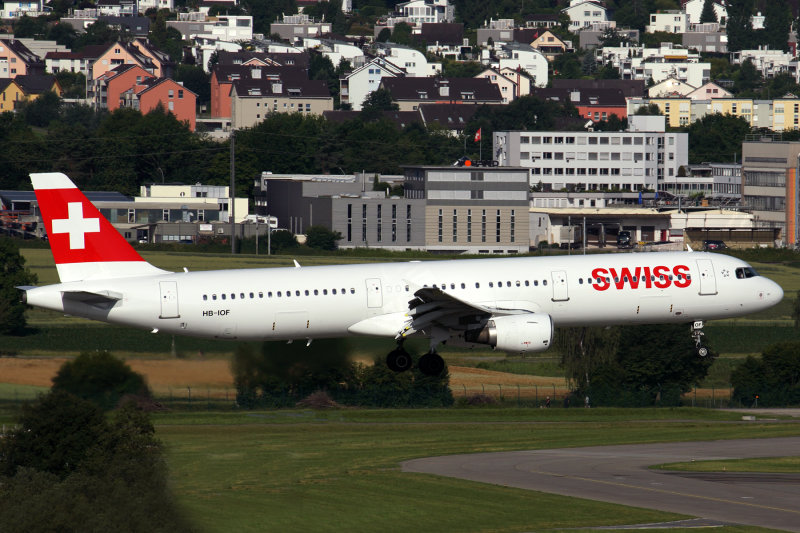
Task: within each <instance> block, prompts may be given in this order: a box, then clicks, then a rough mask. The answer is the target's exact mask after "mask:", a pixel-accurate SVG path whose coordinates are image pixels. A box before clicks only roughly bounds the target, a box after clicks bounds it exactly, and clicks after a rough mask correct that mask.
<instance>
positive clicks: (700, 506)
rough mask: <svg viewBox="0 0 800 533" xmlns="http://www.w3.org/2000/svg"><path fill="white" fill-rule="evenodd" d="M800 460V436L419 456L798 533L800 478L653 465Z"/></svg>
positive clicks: (502, 477)
mask: <svg viewBox="0 0 800 533" xmlns="http://www.w3.org/2000/svg"><path fill="white" fill-rule="evenodd" d="M787 455H800V437H782V438H771V439H742V440H724V441H708V442H678V443H668V444H644V445H620V446H597V447H590V448H566V449H558V450H532V451H521V452H503V453H485V454H470V455H454V456H444V457H430V458H425V459H416V460H413V461H407V462H405V463H403V464H402V468H403V471H405V472H419V473H428V474H437V475H441V476H447V477H455V478H461V479H468V480H472V481H481V482H485V483H492V484H496V485H503V486H507V487H517V488H521V489H529V490H537V491H542V492H549V493H554V494H562V495H565V496H574V497H579V498H586V499H592V500H600V501H605V502H611V503H619V504H624V505H630V506H635V507H644V508H649V509H658V510H661V511H670V512H674V513H681V514H685V515H691V516H695V517H700V518H704V519H708V520H711V521H712V523H720V524H742V525H753V526H762V527H769V528H773V529H781V530H785V531H797V532H800V474H749V473H744V474H743V473H733V472H722V473H688V472H682V473H675V472H664V471H658V470H650V469H648V467H649V466H650V465H656V464H662V463H672V462H684V461H694V460H697V461H704V460H711V459H732V458H747V457H779V456H787Z"/></svg>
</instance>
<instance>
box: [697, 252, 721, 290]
mask: <svg viewBox="0 0 800 533" xmlns="http://www.w3.org/2000/svg"><path fill="white" fill-rule="evenodd" d="M697 269H698V270H699V272H700V294H717V278H715V277H714V265H713V264H712V262H711V259H698V260H697Z"/></svg>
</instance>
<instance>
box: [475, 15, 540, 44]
mask: <svg viewBox="0 0 800 533" xmlns="http://www.w3.org/2000/svg"><path fill="white" fill-rule="evenodd" d="M515 27H516V23H515V22H514V19H499V20H494V19H489V22H487V23H486V24H485V25H484V27H483V28H478V34H477V36H478V37H477V38H478V46H481V47H483V46H487V45H488V44H489V41H490V40H491V42H492V43H510V42H513V41H514V28H515ZM529 44H530V43H529Z"/></svg>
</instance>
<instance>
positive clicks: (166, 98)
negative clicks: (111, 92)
mask: <svg viewBox="0 0 800 533" xmlns="http://www.w3.org/2000/svg"><path fill="white" fill-rule="evenodd" d="M142 85H143V86H144V87H142V88H140V87H139V86H133V87H131V88H130V89H128V90H127V91H125V92H124V93H123V94H122V101H123V106H124V107H130V108H133V109H138V110H139V111H141V112H142V114H146V113H149V112H150V111H153V110H154V109H156V108H157V107H158V106H161V107H162V108H163V109H164V111H167V112H168V113H172V114H173V115H175V118H177V119H178V120H179V121H181V122H185V123H186V124H187V125H188V126H189V129H190V130H191V131H194V130H195V122H196V117H197V94H195V93H194V92H192V91H190V90H189V89H187V88H185V87H184V86H183V85H181V84H180V83H178V82H177V81H175V80H173V79H170V78H147V79H145V80H143V81H142Z"/></svg>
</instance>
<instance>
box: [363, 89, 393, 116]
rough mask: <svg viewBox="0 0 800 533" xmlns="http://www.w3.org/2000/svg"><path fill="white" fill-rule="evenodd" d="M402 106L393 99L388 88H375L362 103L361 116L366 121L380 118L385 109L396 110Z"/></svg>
mask: <svg viewBox="0 0 800 533" xmlns="http://www.w3.org/2000/svg"><path fill="white" fill-rule="evenodd" d="M398 109H400V106H399V105H398V104H397V103H395V101H394V100H393V99H392V93H391V92H389V90H388V89H384V88H380V89H375V90H374V91H372V92H371V93H369V94H368V95H367V97H366V98H365V99H364V103H363V104H362V105H361V118H362V120H365V121H371V120H378V119H380V118H381V117H382V116H383V112H384V111H396V110H398Z"/></svg>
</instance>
